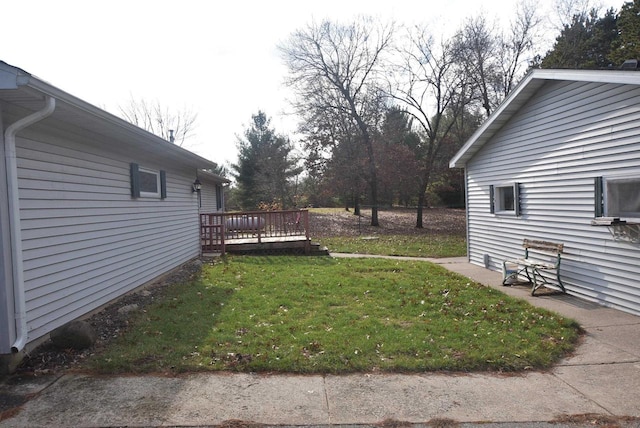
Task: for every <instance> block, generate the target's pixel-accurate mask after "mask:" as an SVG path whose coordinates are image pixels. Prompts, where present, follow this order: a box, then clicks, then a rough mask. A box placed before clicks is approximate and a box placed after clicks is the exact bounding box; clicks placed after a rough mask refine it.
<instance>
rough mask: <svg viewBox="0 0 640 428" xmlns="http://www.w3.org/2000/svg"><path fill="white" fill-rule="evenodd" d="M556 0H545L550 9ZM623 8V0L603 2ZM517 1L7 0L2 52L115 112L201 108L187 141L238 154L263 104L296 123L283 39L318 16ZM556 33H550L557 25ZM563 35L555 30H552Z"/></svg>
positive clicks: (445, 21)
mask: <svg viewBox="0 0 640 428" xmlns="http://www.w3.org/2000/svg"><path fill="white" fill-rule="evenodd" d="M553 2H554V0H539V1H537V4H538V5H539V6H540V8H541V11H543V13H544V14H545V16H548V17H550V16H553V12H552V4H553ZM600 3H601V4H602V5H603V6H605V7H614V8H615V9H616V10H618V9H619V8H620V7H621V6H622V4H623V3H624V0H619V1H614V0H600ZM514 4H515V1H514V0H501V1H496V0H493V1H490V0H486V1H482V0H446V1H439V0H414V1H407V0H319V1H305V0H292V1H288V0H270V1H264V0H263V1H253V0H246V1H241V0H236V1H231V2H213V1H206V0H199V1H198V0H179V1H178V0H172V1H167V0H127V1H123V0H109V1H104V0H102V1H100V0H93V1H88V0H78V1H71V0H55V1H53V0H34V1H29V2H23V1H18V0H15V1H11V0H4V1H3V4H2V7H1V8H0V10H2V25H1V27H0V28H1V30H0V34H1V35H2V43H1V44H0V46H1V47H0V60H2V61H5V62H7V63H9V64H11V65H14V66H16V67H19V68H22V69H24V70H26V71H27V72H29V73H31V74H34V75H36V76H37V77H39V78H40V79H42V80H45V81H47V82H48V83H50V84H52V85H54V86H56V87H58V88H59V89H62V90H63V91H66V92H68V93H70V94H72V95H75V96H77V97H79V98H81V99H83V100H85V101H87V102H89V103H91V104H94V105H96V106H98V107H101V108H103V109H105V110H107V111H109V112H111V113H114V114H118V113H119V106H124V105H127V104H128V102H129V100H130V99H131V98H132V97H133V98H134V99H145V100H147V101H158V102H159V103H160V104H162V105H163V106H170V107H172V108H175V109H177V110H191V111H193V112H196V113H197V114H198V119H197V127H196V129H195V135H194V136H193V137H192V138H191V139H190V140H188V141H187V142H186V143H185V146H184V147H185V148H187V149H189V150H192V151H194V152H195V153H197V154H199V155H201V156H203V157H205V158H207V159H210V160H213V161H215V162H218V163H226V162H235V161H236V141H237V138H236V136H237V135H242V134H243V132H244V130H245V129H246V127H247V126H248V125H249V123H250V120H251V115H252V114H255V113H256V112H257V111H258V110H263V111H265V112H266V113H267V115H268V116H269V117H271V118H272V126H273V127H275V129H276V131H277V132H280V133H291V132H293V131H294V127H295V124H296V122H295V118H294V117H292V116H291V115H290V114H289V106H288V104H287V97H288V96H289V95H288V94H287V91H286V88H285V87H284V86H283V85H282V83H283V79H284V77H285V73H286V69H285V67H284V65H283V64H282V60H281V58H280V56H279V54H278V51H277V49H276V46H277V45H278V43H281V42H282V41H284V40H285V39H286V38H287V37H288V36H289V35H290V34H291V33H292V32H293V31H294V30H296V29H299V28H302V27H304V26H306V25H307V24H308V23H310V22H311V21H312V20H315V21H321V20H322V19H324V18H330V19H334V20H340V21H346V20H351V19H353V18H354V17H356V16H357V15H371V16H375V17H380V18H382V19H389V20H391V19H393V20H395V21H397V22H398V23H407V24H410V23H428V24H431V25H432V26H433V28H434V31H433V32H434V34H439V33H441V32H447V31H452V30H453V29H455V28H458V27H459V25H460V23H461V21H462V19H463V18H465V17H469V16H472V15H473V14H477V13H480V12H484V13H485V15H486V16H487V17H488V18H489V19H496V20H502V21H503V22H504V21H506V20H507V19H508V18H509V17H511V16H512V13H513V7H514ZM548 34H552V32H551V31H550V30H549V32H548ZM553 35H554V36H555V33H553Z"/></svg>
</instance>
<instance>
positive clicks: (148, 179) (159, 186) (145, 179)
mask: <svg viewBox="0 0 640 428" xmlns="http://www.w3.org/2000/svg"><path fill="white" fill-rule="evenodd" d="M130 167H131V196H132V197H134V198H159V199H165V198H166V197H167V185H166V181H167V180H166V173H165V172H164V171H156V170H153V169H149V168H143V167H140V166H139V165H138V164H136V163H132V164H131V165H130Z"/></svg>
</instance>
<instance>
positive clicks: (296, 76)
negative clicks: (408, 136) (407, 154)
mask: <svg viewBox="0 0 640 428" xmlns="http://www.w3.org/2000/svg"><path fill="white" fill-rule="evenodd" d="M392 34H393V25H382V24H381V23H378V22H374V21H373V20H372V19H370V18H364V17H363V18H360V19H358V20H356V21H355V22H353V23H351V24H348V25H341V24H337V23H333V22H331V21H324V22H322V23H320V24H315V23H312V24H310V25H308V26H307V27H306V28H304V29H302V30H298V31H295V32H294V33H293V34H292V35H291V36H290V38H289V40H288V41H287V42H285V43H284V44H282V45H281V46H280V47H279V48H280V51H281V52H282V54H283V57H284V61H285V64H286V65H287V67H288V68H289V75H290V76H289V79H288V84H289V85H290V86H291V87H292V88H293V89H294V91H295V93H296V95H297V100H296V102H295V105H294V107H295V108H296V110H297V111H298V113H305V114H306V116H308V113H309V112H322V111H331V112H333V113H334V114H337V115H342V116H344V117H346V118H349V120H351V121H353V122H354V124H355V125H356V128H357V129H358V132H359V133H360V138H361V140H362V143H363V146H364V147H365V149H366V151H367V160H368V162H367V163H368V177H367V182H368V185H369V189H370V191H371V204H372V210H371V225H372V226H378V225H379V221H378V206H377V204H378V189H377V172H376V160H375V152H374V146H373V137H372V126H373V125H372V124H373V123H375V122H376V121H378V120H380V111H379V106H380V98H381V94H380V91H379V89H378V82H379V80H378V76H379V73H381V71H382V70H381V66H382V59H383V55H384V54H385V52H386V51H387V50H388V49H389V48H390V46H391V40H392Z"/></svg>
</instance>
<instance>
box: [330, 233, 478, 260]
mask: <svg viewBox="0 0 640 428" xmlns="http://www.w3.org/2000/svg"><path fill="white" fill-rule="evenodd" d="M320 243H321V244H322V245H324V246H326V247H327V248H328V249H329V250H330V251H332V252H334V253H357V254H380V255H384V256H410V257H459V256H465V255H466V254H467V241H466V239H465V238H464V236H446V235H431V236H425V235H376V236H345V237H340V236H336V237H326V238H320Z"/></svg>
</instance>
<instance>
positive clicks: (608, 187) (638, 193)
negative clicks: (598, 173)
mask: <svg viewBox="0 0 640 428" xmlns="http://www.w3.org/2000/svg"><path fill="white" fill-rule="evenodd" d="M600 204H601V206H600V207H598V205H600ZM598 208H600V209H598ZM601 216H604V217H614V218H620V219H634V220H636V221H637V220H638V218H640V177H610V178H609V177H604V178H603V177H599V178H597V179H596V217H601Z"/></svg>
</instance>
